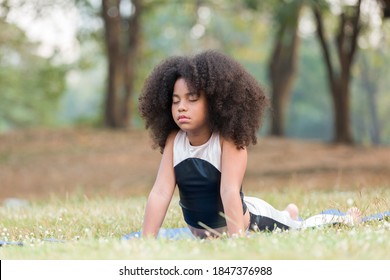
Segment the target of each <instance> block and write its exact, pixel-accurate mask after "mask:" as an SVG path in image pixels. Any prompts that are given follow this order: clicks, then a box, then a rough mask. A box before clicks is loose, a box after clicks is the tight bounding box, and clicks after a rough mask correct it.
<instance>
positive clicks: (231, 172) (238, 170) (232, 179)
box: [221, 140, 248, 236]
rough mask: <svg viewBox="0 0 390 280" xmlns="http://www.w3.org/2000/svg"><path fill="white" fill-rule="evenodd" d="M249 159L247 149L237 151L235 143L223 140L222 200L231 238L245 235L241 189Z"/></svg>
mask: <svg viewBox="0 0 390 280" xmlns="http://www.w3.org/2000/svg"><path fill="white" fill-rule="evenodd" d="M247 157H248V155H247V150H246V149H237V148H236V146H235V145H234V143H233V142H231V141H227V140H223V144H222V165H221V168H222V170H221V173H222V177H221V199H222V204H223V208H224V212H225V216H226V223H227V228H228V234H229V235H230V236H233V235H243V234H244V233H245V229H246V225H245V219H244V213H243V211H242V209H243V208H242V202H241V197H240V189H241V185H242V181H243V179H244V174H245V170H246V165H247Z"/></svg>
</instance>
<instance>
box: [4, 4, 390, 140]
mask: <svg viewBox="0 0 390 280" xmlns="http://www.w3.org/2000/svg"><path fill="white" fill-rule="evenodd" d="M75 3H76V4H77V6H76V7H78V10H79V17H80V23H79V33H78V36H77V42H78V44H79V59H78V60H77V61H75V62H74V63H71V64H66V63H60V62H59V61H61V60H58V59H57V58H58V56H60V55H61V54H59V53H57V54H54V55H53V56H52V57H49V58H45V57H41V56H38V55H37V54H36V48H37V46H38V45H37V43H33V42H31V41H30V39H28V38H27V36H26V34H25V31H24V30H22V29H20V28H19V27H17V26H16V25H14V24H11V23H10V22H8V21H6V20H5V19H4V18H3V19H0V131H6V130H9V129H15V128H24V127H32V126H59V125H64V124H67V125H75V124H79V123H81V124H88V125H90V124H93V125H96V124H99V123H100V122H101V119H102V112H103V109H102V108H103V104H104V101H105V99H104V96H105V90H106V84H105V83H106V72H107V69H106V68H107V64H106V57H105V50H104V44H103V43H102V40H103V39H104V36H103V34H104V33H103V32H104V30H103V24H102V21H101V19H100V1H92V0H77V1H75ZM144 3H145V4H147V9H145V10H144V13H143V14H142V40H141V48H140V49H141V53H140V57H139V59H138V62H137V65H134V66H135V68H136V75H137V78H136V83H135V93H134V95H133V98H134V102H133V106H134V107H135V108H132V112H134V115H133V118H132V123H133V125H134V126H136V127H139V128H142V127H143V124H142V121H141V120H140V119H139V116H138V114H137V112H138V110H137V108H136V107H137V100H138V96H139V94H140V91H141V89H142V85H143V82H144V79H145V77H146V76H147V75H148V74H149V73H150V71H151V69H152V68H153V67H154V66H155V65H156V64H157V63H158V62H159V61H160V60H162V59H164V58H166V57H167V56H170V55H177V54H190V53H194V52H198V51H200V50H202V49H208V48H217V49H221V50H223V51H224V52H226V53H227V54H230V55H232V56H234V57H235V58H237V59H238V60H239V61H240V62H241V63H242V64H243V65H244V66H245V67H246V68H247V69H248V70H249V71H250V72H251V73H252V74H253V75H254V76H255V77H256V78H257V79H258V80H259V81H260V83H261V84H263V85H264V87H265V88H266V89H269V82H268V76H267V67H268V66H267V65H268V61H269V56H270V53H271V49H270V48H271V47H272V41H273V36H274V33H273V32H275V25H274V24H275V21H274V20H275V18H274V17H273V11H275V9H273V8H275V7H276V8H277V6H278V5H279V6H280V5H284V1H276V0H275V1H267V3H266V4H265V3H263V2H261V4H259V3H260V1H259V3H258V2H257V1H249V0H246V1H217V0H209V1H200V2H199V1H174V0H167V1H145V2H144ZM12 8H13V9H17V8H18V7H12ZM308 13H310V12H308ZM308 13H306V14H305V22H306V24H307V23H308V22H309V23H310V15H308ZM329 14H330V13H329ZM329 19H330V20H329V24H330V26H332V20H331V18H330V17H329ZM308 26H309V27H310V24H308ZM309 29H310V28H309ZM366 32H367V33H368V34H371V33H370V32H371V31H370V30H366ZM379 32H380V34H379V36H380V38H381V44H379V45H377V46H375V48H374V47H372V46H369V45H367V44H364V46H365V47H364V48H362V49H360V50H359V53H358V58H357V59H356V63H355V66H354V69H353V73H352V75H353V81H352V87H351V89H352V92H351V98H352V100H351V104H352V114H351V122H352V126H353V132H354V137H355V140H356V141H357V142H359V143H364V144H371V143H373V141H372V137H371V136H372V132H371V127H372V116H371V114H370V111H369V108H368V105H367V104H368V101H367V100H368V97H369V96H370V94H375V96H376V97H375V98H376V102H377V103H376V106H377V113H378V123H379V129H380V138H381V139H380V140H381V143H382V144H390V124H389V122H388V120H389V119H390V115H389V114H390V113H389V112H390V111H389V110H388V108H389V105H390V95H389V94H388V93H389V90H388V89H389V88H390V85H389V83H390V81H389V79H388V77H389V74H390V73H389V67H388V66H387V65H389V62H390V48H389V45H390V41H389V40H390V39H389V37H390V26H389V23H388V22H383V24H382V26H381V27H380V29H379ZM367 36H368V35H367ZM367 36H366V37H365V38H362V40H363V41H364V40H367ZM299 57H300V59H299V68H298V69H299V74H298V78H297V80H296V83H295V85H294V90H293V93H292V96H291V100H290V101H291V103H290V106H289V111H288V114H287V116H288V117H287V126H286V128H287V136H289V137H297V138H309V139H321V140H325V141H328V140H331V139H332V133H333V132H332V127H333V112H332V104H331V102H332V101H331V98H330V94H329V92H328V88H327V80H326V79H327V77H326V73H325V67H324V65H323V59H322V53H321V51H320V49H319V46H318V42H317V39H316V37H315V34H314V31H312V32H311V33H310V32H308V33H307V34H302V42H301V51H300V54H299ZM361 57H366V64H363V62H362V60H361V59H360V58H361ZM364 67H369V69H370V73H372V75H370V77H369V79H370V81H369V83H372V84H375V88H374V89H372V90H375V91H376V93H373V92H370V90H369V89H368V87H366V86H365V84H367V83H368V82H367V80H366V81H365V82H364V83H365V84H362V81H363V79H362V77H363V76H362V75H364V73H363V72H362V71H361V70H362V69H364ZM372 90H371V91H372ZM267 127H268V121H267V120H266V121H265V122H264V128H263V129H262V132H261V133H262V134H266V133H267Z"/></svg>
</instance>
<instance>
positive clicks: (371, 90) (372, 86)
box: [361, 56, 381, 145]
mask: <svg viewBox="0 0 390 280" xmlns="http://www.w3.org/2000/svg"><path fill="white" fill-rule="evenodd" d="M361 62H362V67H361V68H362V73H361V84H362V86H363V88H364V89H365V91H366V93H367V100H368V110H369V113H370V120H371V121H370V124H369V127H370V130H369V133H370V138H371V143H372V144H373V145H379V144H380V143H381V140H380V138H381V137H380V134H381V133H380V125H379V117H378V109H377V107H378V105H377V103H378V102H377V95H378V84H377V82H376V80H375V71H372V69H371V71H370V66H369V63H368V61H367V58H366V57H365V56H362V57H361Z"/></svg>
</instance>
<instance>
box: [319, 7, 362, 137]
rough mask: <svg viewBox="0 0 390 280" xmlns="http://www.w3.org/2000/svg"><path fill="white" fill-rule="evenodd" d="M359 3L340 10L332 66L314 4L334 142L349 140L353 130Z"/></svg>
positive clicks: (359, 27) (321, 24)
mask: <svg viewBox="0 0 390 280" xmlns="http://www.w3.org/2000/svg"><path fill="white" fill-rule="evenodd" d="M360 5H361V0H359V1H358V2H357V4H356V6H354V7H353V9H354V11H353V13H349V14H348V16H347V13H342V14H341V16H340V24H339V29H338V32H337V34H336V40H335V42H336V50H337V62H338V65H337V66H334V64H333V61H332V59H331V53H330V48H329V43H328V41H327V39H326V36H325V31H324V24H323V19H322V15H321V13H320V11H319V10H318V9H317V8H316V7H314V8H313V10H314V15H315V19H316V23H317V35H318V38H319V41H320V44H321V48H322V51H323V55H324V61H325V65H326V69H327V73H328V84H329V89H330V92H331V96H332V100H333V108H334V142H336V143H344V144H352V143H353V137H352V130H351V121H350V101H349V96H350V94H349V87H350V81H351V69H352V65H353V60H354V57H355V53H356V48H357V40H358V35H359V33H360V29H361V26H360V23H359V19H360Z"/></svg>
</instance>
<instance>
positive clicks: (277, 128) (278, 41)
mask: <svg viewBox="0 0 390 280" xmlns="http://www.w3.org/2000/svg"><path fill="white" fill-rule="evenodd" d="M302 7H303V3H302V1H292V2H289V3H287V4H282V5H280V4H279V6H278V7H277V11H276V15H275V17H276V21H277V31H276V36H275V42H274V46H273V50H272V54H271V59H270V62H269V69H268V72H269V78H270V81H271V91H272V95H271V97H272V118H271V131H270V134H271V135H274V136H284V135H285V116H286V111H287V105H288V102H289V97H290V94H291V91H292V87H293V82H294V80H295V76H296V73H297V65H298V63H297V60H298V50H299V43H300V38H299V36H298V24H299V16H300V13H301V10H302Z"/></svg>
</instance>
